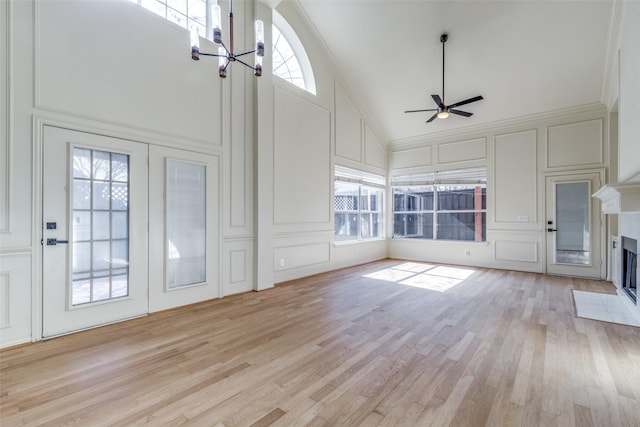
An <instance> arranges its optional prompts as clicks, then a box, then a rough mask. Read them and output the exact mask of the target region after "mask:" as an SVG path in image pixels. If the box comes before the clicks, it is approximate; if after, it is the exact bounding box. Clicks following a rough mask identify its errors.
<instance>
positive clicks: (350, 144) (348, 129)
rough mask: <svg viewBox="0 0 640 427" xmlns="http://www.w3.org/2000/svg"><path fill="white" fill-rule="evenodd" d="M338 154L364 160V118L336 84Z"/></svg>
mask: <svg viewBox="0 0 640 427" xmlns="http://www.w3.org/2000/svg"><path fill="white" fill-rule="evenodd" d="M336 156H338V157H342V158H344V159H349V160H354V161H356V162H361V161H362V120H361V118H360V114H359V113H358V110H356V108H355V107H354V106H353V104H352V103H351V100H350V99H349V97H347V95H346V94H345V93H344V91H343V90H342V88H340V86H339V85H338V84H336Z"/></svg>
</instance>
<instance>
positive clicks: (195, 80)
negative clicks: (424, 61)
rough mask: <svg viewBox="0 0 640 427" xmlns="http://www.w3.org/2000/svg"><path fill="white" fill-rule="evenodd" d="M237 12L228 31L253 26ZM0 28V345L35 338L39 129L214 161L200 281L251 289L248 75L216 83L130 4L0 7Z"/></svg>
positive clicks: (166, 30)
mask: <svg viewBox="0 0 640 427" xmlns="http://www.w3.org/2000/svg"><path fill="white" fill-rule="evenodd" d="M235 6H236V7H234V15H235V17H236V22H238V23H239V22H242V21H243V20H245V19H246V20H248V21H249V22H252V20H253V10H252V7H253V2H238V4H237V5H235ZM250 26H251V25H250ZM238 27H239V28H243V27H244V25H238ZM251 27H252V26H251ZM0 31H1V35H2V37H1V40H2V43H0V59H1V61H0V64H1V68H0V72H1V74H0V77H1V78H0V90H1V91H2V92H1V94H2V97H1V98H0V99H2V104H0V108H1V110H0V120H1V123H0V124H1V126H0V129H1V133H0V135H1V138H2V139H0V153H1V157H0V174H2V179H0V202H1V205H0V236H1V243H0V346H7V345H13V344H18V343H21V342H28V341H32V340H37V339H39V337H40V310H41V305H40V304H41V302H40V300H39V293H40V286H41V277H42V275H43V274H46V272H42V271H40V263H41V252H42V249H41V246H40V242H39V240H40V237H41V236H40V234H41V233H40V231H39V230H40V218H39V215H40V214H39V212H40V199H41V194H40V191H41V182H40V169H39V168H40V167H41V164H42V161H43V159H42V158H41V156H40V152H39V149H40V147H42V142H43V141H42V128H43V126H45V125H51V126H58V127H64V128H67V129H73V130H77V131H81V132H87V133H96V134H102V135H107V136H112V137H116V138H120V139H125V140H133V141H139V142H142V143H146V144H149V145H155V146H165V147H173V148H177V149H180V150H188V151H190V152H196V153H205V154H212V155H214V156H216V157H217V158H220V159H221V177H220V178H221V179H220V182H223V186H222V198H221V201H216V203H215V206H216V209H217V212H212V213H213V214H215V215H216V217H219V218H221V221H214V222H213V223H215V224H219V223H221V226H220V230H219V232H217V233H216V235H217V236H218V237H217V241H216V242H214V244H215V245H216V247H217V248H220V251H217V250H216V251H213V252H214V253H216V254H219V255H217V256H216V257H217V258H219V259H217V260H215V263H214V265H216V266H217V267H216V269H217V270H221V271H215V272H212V274H211V275H210V276H208V277H210V278H211V279H212V280H214V281H215V282H220V281H222V283H218V286H219V288H220V289H222V292H223V293H224V294H225V295H228V294H232V293H238V292H244V291H247V290H251V289H252V288H253V230H254V229H253V205H252V203H253V187H252V181H253V172H252V169H253V165H252V161H253V152H252V150H253V126H252V118H253V109H252V103H253V96H252V95H253V90H252V89H253V80H254V77H253V75H252V72H251V70H245V69H244V67H243V68H241V67H240V66H239V65H237V64H234V65H237V66H235V68H233V69H232V70H231V71H230V77H229V78H227V79H226V80H221V79H219V78H218V77H217V72H216V70H217V61H215V60H211V59H208V58H203V59H202V60H201V61H199V62H195V61H193V60H191V57H190V49H189V46H188V45H189V34H188V32H187V30H185V29H182V28H179V27H177V26H176V25H174V24H172V23H170V22H168V21H166V20H165V19H163V18H161V17H158V16H156V15H155V14H153V13H151V12H149V11H147V10H145V9H143V8H141V7H139V6H137V5H136V4H134V3H132V2H129V1H117V0H108V1H90V2H87V1H73V0H71V1H66V0H65V1H57V0H42V1H35V0H34V1H9V2H1V3H0ZM236 31H237V33H236V45H238V46H241V45H243V44H244V41H245V39H246V37H245V33H244V32H242V31H240V30H236ZM247 32H248V33H251V32H252V30H251V31H247ZM249 37H250V39H252V37H251V35H250V34H249ZM250 43H252V41H251V42H250ZM202 50H203V51H213V50H214V46H213V44H212V43H210V42H208V41H206V40H202ZM5 99H6V102H5ZM231 99H233V102H231ZM213 178H215V179H216V180H218V178H217V177H213ZM210 184H211V185H216V186H217V185H218V184H217V182H211V183H210ZM156 237H157V236H156Z"/></svg>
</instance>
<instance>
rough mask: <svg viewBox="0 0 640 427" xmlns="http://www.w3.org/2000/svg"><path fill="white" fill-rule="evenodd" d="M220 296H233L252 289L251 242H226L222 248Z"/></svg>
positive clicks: (246, 240)
mask: <svg viewBox="0 0 640 427" xmlns="http://www.w3.org/2000/svg"><path fill="white" fill-rule="evenodd" d="M222 274H223V278H222V282H223V286H222V288H223V289H222V295H223V296H226V295H233V294H239V293H242V292H248V291H250V290H252V289H253V241H252V240H251V239H237V240H235V239H234V240H227V241H225V242H224V246H223V271H222Z"/></svg>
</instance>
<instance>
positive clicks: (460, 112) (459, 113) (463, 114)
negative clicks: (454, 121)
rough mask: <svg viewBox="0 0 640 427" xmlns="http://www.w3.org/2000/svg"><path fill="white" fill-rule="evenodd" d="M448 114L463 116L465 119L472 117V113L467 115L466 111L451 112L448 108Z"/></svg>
mask: <svg viewBox="0 0 640 427" xmlns="http://www.w3.org/2000/svg"><path fill="white" fill-rule="evenodd" d="M449 112H450V113H451V114H457V115H459V116H465V117H471V116H473V113H468V112H466V111H462V110H452V109H451V108H449Z"/></svg>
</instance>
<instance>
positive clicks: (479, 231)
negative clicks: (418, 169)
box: [391, 168, 487, 242]
mask: <svg viewBox="0 0 640 427" xmlns="http://www.w3.org/2000/svg"><path fill="white" fill-rule="evenodd" d="M486 182H487V171H486V168H470V169H458V170H450V171H441V172H434V173H427V174H419V175H407V176H395V177H393V178H392V179H391V185H392V189H393V237H394V238H409V239H434V240H464V241H477V242H483V241H486V228H487V227H486V224H487V202H486V197H487V185H486Z"/></svg>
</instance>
